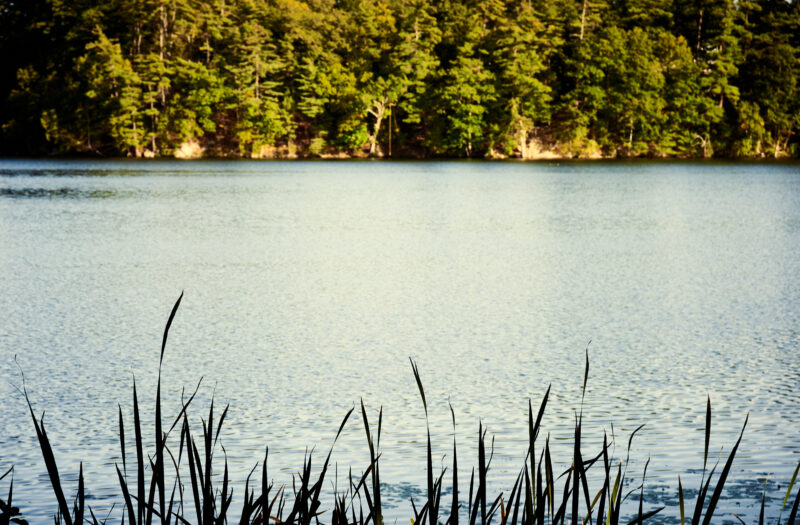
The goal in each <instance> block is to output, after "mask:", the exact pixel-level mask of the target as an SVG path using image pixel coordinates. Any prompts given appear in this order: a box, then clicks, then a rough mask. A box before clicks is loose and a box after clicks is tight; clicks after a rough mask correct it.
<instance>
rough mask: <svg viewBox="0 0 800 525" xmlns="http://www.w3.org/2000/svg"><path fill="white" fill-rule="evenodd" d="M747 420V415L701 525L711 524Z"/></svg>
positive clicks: (748, 417)
mask: <svg viewBox="0 0 800 525" xmlns="http://www.w3.org/2000/svg"><path fill="white" fill-rule="evenodd" d="M748 419H750V415H749V414H748V415H747V417H745V418H744V425H742V431H741V433H740V434H739V439H737V440H736V444H735V445H734V446H733V449H732V450H731V453H730V455H729V456H728V461H726V462H725V467H724V468H723V469H722V472H721V473H720V475H719V480H717V486H716V487H715V488H714V493H713V494H712V495H711V499H710V500H709V501H708V509H706V515H705V517H704V518H703V525H709V523H711V516H713V515H714V509H715V508H716V506H717V502H718V501H719V498H720V496H721V495H722V487H723V486H724V485H725V480H726V479H727V478H728V473H729V472H730V471H731V465H733V458H734V456H736V451H737V450H738V449H739V443H741V442H742V436H744V429H745V428H746V427H747V420H748Z"/></svg>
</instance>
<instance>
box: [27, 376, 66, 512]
mask: <svg viewBox="0 0 800 525" xmlns="http://www.w3.org/2000/svg"><path fill="white" fill-rule="evenodd" d="M23 394H24V395H25V402H26V403H28V410H29V411H30V413H31V418H32V419H33V426H34V427H35V428H36V437H37V439H38V440H39V448H41V450H42V457H43V458H44V464H45V467H47V475H48V477H49V478H50V484H51V485H52V487H53V492H54V493H55V496H56V500H58V509H59V512H60V513H61V516H62V517H63V519H64V521H65V522H66V524H67V525H72V518H71V517H70V515H69V507H67V499H66V498H65V497H64V490H63V489H62V488H61V478H60V477H59V475H58V466H57V465H56V458H55V455H54V454H53V448H52V447H51V446H50V440H49V439H48V438H47V431H46V430H45V428H44V413H42V417H41V420H37V419H36V415H35V414H34V413H33V405H32V404H31V400H30V399H29V398H28V391H27V390H26V389H25V386H24V385H23Z"/></svg>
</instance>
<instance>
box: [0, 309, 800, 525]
mask: <svg viewBox="0 0 800 525" xmlns="http://www.w3.org/2000/svg"><path fill="white" fill-rule="evenodd" d="M182 297H183V294H181V297H179V298H178V300H177V302H176V303H175V305H174V307H173V309H172V311H171V313H170V316H169V319H168V321H167V324H166V328H165V330H164V335H163V340H162V346H161V355H160V358H159V371H158V382H157V387H156V397H155V407H154V430H155V436H154V441H153V443H154V446H155V450H153V451H150V452H146V451H145V442H146V441H147V440H146V439H145V437H144V436H143V433H142V413H141V410H140V406H139V401H138V395H137V390H136V384H135V381H134V385H133V441H132V443H131V442H130V440H126V432H125V431H126V429H129V425H126V422H125V421H124V419H123V416H122V409H121V408H120V410H119V445H120V452H121V455H120V458H121V463H122V464H121V465H119V464H117V465H116V473H117V478H118V482H119V489H120V494H121V504H120V505H119V508H118V511H117V512H118V513H119V518H118V519H119V523H123V524H124V523H128V524H130V525H134V524H136V525H145V524H146V525H150V524H152V523H161V524H162V525H169V524H172V523H174V524H178V523H183V524H187V525H188V524H191V523H195V524H197V525H212V524H221V523H228V522H231V523H233V522H237V523H239V524H240V525H264V524H266V523H268V522H274V523H276V524H287V525H288V524H292V525H294V524H296V525H312V524H313V525H319V524H320V523H330V525H384V517H383V516H384V514H383V506H382V497H381V490H382V487H383V484H382V480H381V475H380V458H381V451H380V441H381V431H382V422H383V410H382V409H381V410H379V412H378V420H377V426H376V427H375V431H374V432H373V430H372V428H373V427H371V425H370V421H369V418H368V415H367V409H366V407H365V405H364V402H363V400H362V401H361V403H360V409H361V415H362V423H363V426H364V431H365V434H366V442H367V446H368V449H369V458H370V462H369V464H368V465H366V466H365V467H366V468H364V470H363V471H362V472H361V474H360V475H356V476H354V475H353V470H352V468H351V469H350V472H349V475H348V476H347V480H346V481H347V483H346V486H345V487H344V488H341V489H340V488H339V487H338V479H337V481H336V485H335V488H334V490H333V495H332V500H333V501H332V507H330V505H329V504H328V506H327V507H325V506H323V499H324V498H325V497H326V495H329V494H327V493H325V492H324V490H323V483H324V482H325V480H326V476H327V477H329V476H328V473H329V468H330V466H331V453H332V451H333V447H334V446H335V443H336V441H337V439H338V438H339V436H340V434H341V432H342V430H343V429H344V427H345V425H346V424H347V422H348V420H349V418H350V416H351V415H352V413H353V412H354V410H355V408H356V407H355V406H354V407H353V408H351V409H350V410H349V411H348V412H347V413H346V414H345V416H344V418H343V419H342V422H341V424H340V425H339V428H338V430H337V432H336V434H335V437H334V439H333V443H332V445H331V447H330V449H329V450H328V452H327V454H326V455H325V457H324V460H323V461H322V463H321V466H317V467H315V466H314V463H313V461H312V459H314V453H313V452H309V453H307V454H306V456H305V459H304V461H303V465H302V467H301V469H300V470H299V472H297V473H296V475H294V476H293V482H292V486H291V487H285V486H280V487H278V486H276V485H275V483H274V482H273V481H272V480H271V479H270V477H269V474H268V459H269V448H268V447H267V448H265V452H264V457H263V460H261V461H260V464H259V463H257V464H256V465H255V466H254V467H253V469H252V470H251V471H250V474H249V475H248V476H247V479H246V481H245V485H244V490H243V493H242V494H241V495H240V496H239V498H240V502H239V506H238V508H237V511H236V512H235V513H234V512H233V511H232V510H231V509H232V502H233V498H234V494H233V489H232V488H231V479H230V477H229V472H228V461H227V456H224V457H223V459H222V461H221V462H220V460H219V457H218V455H217V449H218V445H217V442H218V439H219V437H220V432H221V430H222V425H223V422H224V421H225V417H226V415H227V413H228V407H227V406H226V407H225V408H224V409H223V410H222V413H221V414H220V415H219V417H216V416H215V406H214V401H213V399H212V401H211V403H210V406H209V409H208V414H207V416H206V417H205V418H204V419H203V420H202V426H201V428H200V429H199V431H197V430H194V429H193V427H192V425H190V423H189V415H188V412H189V408H190V405H191V404H192V402H193V400H194V398H195V395H196V394H197V391H198V389H197V388H196V389H195V390H194V392H193V393H192V394H191V395H190V396H189V397H188V399H186V400H185V401H182V403H181V409H180V410H179V412H178V414H177V416H175V417H174V418H173V419H172V420H171V421H170V420H167V421H166V422H165V421H164V420H163V416H162V409H161V363H162V362H163V357H164V350H165V348H166V343H167V336H168V333H169V328H170V325H171V324H172V321H173V319H174V317H175V314H176V312H177V310H178V307H179V305H180V302H181V298H182ZM411 368H412V371H413V374H414V379H415V381H416V385H417V388H418V390H419V395H420V398H421V401H422V408H423V410H424V412H425V420H426V426H427V421H428V419H427V418H428V404H427V400H426V398H425V390H424V387H423V382H422V379H421V377H420V373H419V369H418V368H417V365H416V363H415V362H414V361H413V360H412V361H411ZM588 376H589V355H588V350H587V354H586V366H585V372H584V378H583V388H582V398H581V409H580V411H579V412H578V413H577V414H575V426H574V440H573V447H572V448H573V453H572V457H571V466H570V467H569V468H568V469H567V470H565V471H564V472H558V471H556V470H555V468H554V465H557V464H558V463H556V462H554V461H553V458H552V456H551V452H550V437H549V435H548V436H546V437H545V438H544V439H541V438H540V431H541V427H540V425H541V422H542V416H543V414H544V411H545V408H546V406H547V402H548V398H549V396H550V388H549V387H548V389H547V391H546V392H545V393H544V396H543V398H542V400H541V403H540V404H539V408H538V410H536V411H534V409H533V405H532V403H531V402H530V401H529V403H528V414H527V419H528V450H527V453H526V455H525V458H524V460H523V464H522V466H521V468H520V470H519V474H518V475H517V477H516V480H515V481H514V484H513V487H512V488H511V490H510V491H509V492H501V493H499V494H490V493H489V489H488V483H487V479H488V473H489V471H490V466H491V463H492V456H493V443H490V446H489V447H487V440H486V433H487V431H486V429H485V427H484V426H483V425H482V423H479V426H478V435H477V442H478V458H477V465H476V466H475V467H473V468H472V471H471V475H470V479H469V482H468V484H467V486H468V489H467V491H466V492H465V491H464V490H463V487H464V486H465V484H464V481H465V480H459V477H458V472H459V467H458V442H457V439H456V435H455V433H454V434H453V452H452V467H451V468H450V472H447V469H446V468H441V469H438V470H437V468H435V467H434V463H433V457H432V449H433V447H432V442H431V433H430V427H428V430H427V466H426V469H425V470H426V476H425V488H424V490H423V492H422V496H423V497H422V499H421V500H419V501H415V500H414V498H413V497H412V498H411V506H412V509H413V516H411V522H412V525H438V524H443V525H459V523H463V524H468V525H478V524H480V525H490V524H491V523H495V524H497V525H544V524H560V525H564V524H565V523H566V524H569V523H573V524H578V523H581V524H592V523H596V524H598V525H602V524H603V523H605V524H606V525H617V524H620V523H623V524H625V523H627V524H628V525H633V524H639V523H643V522H644V521H646V520H648V519H650V518H652V517H654V516H657V515H659V513H661V511H662V510H664V507H663V506H662V507H657V508H648V509H645V507H644V486H645V481H646V475H647V467H648V465H649V460H648V461H647V463H646V464H645V467H644V471H643V472H642V474H641V478H640V479H639V480H636V481H635V483H633V485H634V488H633V489H630V490H628V489H627V488H626V486H630V485H631V481H632V480H633V479H635V475H634V474H631V473H629V471H628V466H629V458H630V450H631V446H632V442H633V439H634V437H635V435H636V433H637V432H639V430H640V429H641V428H642V427H643V426H644V425H641V426H639V427H638V428H637V429H636V430H634V431H633V432H632V433H631V435H630V436H629V437H628V440H627V447H626V457H625V460H622V459H621V458H615V457H614V456H613V455H612V454H613V453H612V446H613V440H614V437H613V436H612V439H611V441H609V438H608V436H607V435H604V436H603V445H602V448H601V449H600V450H599V452H596V453H595V454H593V455H592V454H588V455H587V452H586V450H584V447H583V446H582V437H583V434H582V421H583V408H582V407H583V397H584V396H585V393H586V384H587V381H588ZM199 386H200V385H199V383H198V388H199ZM22 393H23V395H24V397H25V400H26V401H27V403H28V408H29V410H30V415H31V418H32V421H33V425H34V428H35V431H36V435H37V438H38V442H39V445H40V448H41V452H42V457H43V459H44V462H45V466H46V469H47V474H48V477H49V479H50V483H51V485H52V488H53V492H54V495H55V499H56V510H55V514H54V521H55V523H57V524H66V525H73V524H76V525H77V524H81V523H92V524H94V525H98V524H102V523H107V522H108V521H109V520H116V518H111V513H109V516H106V517H101V518H98V517H97V516H96V514H95V511H94V509H93V508H92V507H91V506H90V505H89V504H88V502H87V500H88V498H87V490H86V487H85V484H84V475H83V465H82V464H81V466H80V468H79V473H78V488H77V492H76V494H75V496H74V497H73V498H72V499H71V500H70V499H68V494H67V492H66V490H65V488H64V486H63V484H62V478H61V476H60V474H59V469H58V466H57V461H56V454H55V450H54V448H53V445H52V444H51V442H50V440H49V438H48V434H47V431H46V429H45V425H44V416H43V415H42V416H41V417H38V418H37V416H36V414H35V412H34V409H33V405H32V403H31V401H30V398H29V396H28V394H27V390H26V389H25V386H24V378H23V387H22ZM450 411H451V416H452V420H453V428H454V430H455V422H456V421H455V412H454V411H453V409H452V406H451V407H450ZM534 414H535V415H534ZM128 423H130V422H128ZM746 426H747V418H745V421H744V424H743V426H742V429H741V432H740V434H739V437H738V439H737V440H736V442H735V444H734V445H733V447H732V448H731V450H730V452H729V453H728V456H727V458H726V459H725V462H724V465H723V466H722V468H721V470H718V467H719V460H718V461H717V464H715V465H714V466H713V467H711V468H710V470H709V445H710V440H711V400H710V398H709V399H708V401H707V404H706V417H705V441H704V449H703V450H704V452H703V468H702V479H701V482H700V486H699V487H698V490H697V496H696V499H695V500H694V502H692V501H689V494H690V492H689V491H686V492H684V488H683V485H682V482H681V479H680V477H678V505H679V509H678V511H679V512H680V523H681V525H685V524H686V523H690V524H691V525H701V524H702V525H709V524H710V523H711V522H712V518H713V517H714V516H715V511H716V510H717V505H718V503H719V502H720V499H721V497H722V494H723V487H724V486H725V482H726V480H727V478H728V475H729V473H730V472H731V466H732V464H733V461H734V457H735V456H736V452H737V450H738V448H739V444H740V443H741V441H742V437H743V435H744V431H745V427H746ZM176 429H177V430H176ZM176 434H177V439H176ZM128 435H130V434H128ZM176 441H177V442H176ZM542 441H544V443H543V444H542ZM131 449H133V450H134V452H132V453H131ZM223 452H224V449H223ZM129 456H132V457H131V458H130V459H128V458H129ZM720 459H721V458H720ZM220 463H221V464H220ZM129 466H130V468H129ZM259 466H260V469H259ZM257 471H258V472H257ZM590 471H591V473H592V474H593V475H592V476H590V475H589V474H590ZM798 471H800V464H799V465H798V466H797V468H796V469H795V471H794V475H793V476H792V479H791V481H790V482H789V484H788V488H787V490H786V492H785V495H784V496H783V500H782V505H781V516H780V517H779V518H778V521H777V523H779V524H780V523H782V521H781V520H782V519H783V515H784V511H786V522H785V523H786V524H787V525H794V524H795V523H798V520H797V517H798V506H800V490H797V491H796V494H795V495H793V494H794V492H795V491H794V487H795V484H796V480H797V475H798ZM598 472H599V475H596V473H598ZM254 474H256V475H255V477H254ZM715 474H716V475H715ZM447 476H449V479H446V477H447ZM6 477H10V483H9V488H8V496H7V498H6V500H3V499H0V525H7V524H10V523H15V524H20V525H22V524H27V521H26V519H25V518H24V516H23V513H22V512H21V511H20V509H19V508H17V507H13V506H12V498H13V485H14V483H13V467H12V468H10V469H9V470H8V471H6V472H5V473H4V474H3V475H2V476H0V481H3V480H4V479H5V478H6ZM336 477H337V478H338V475H337V476H336ZM448 482H449V484H450V491H449V493H450V501H449V502H448V501H446V499H445V498H444V495H446V493H447V491H443V487H444V485H445V484H446V483H448ZM626 490H627V493H626ZM765 490H766V489H765ZM637 492H638V510H637V511H636V512H635V513H634V514H633V515H632V516H625V515H623V512H622V504H623V502H625V501H627V500H629V499H630V500H631V501H633V502H634V503H636V499H637ZM465 495H466V505H465V504H464V500H462V498H463V497H464V496H465ZM70 501H71V506H70ZM764 507H765V498H762V500H761V509H760V515H759V521H758V523H759V525H762V524H763V523H764V522H765V518H764V515H765V513H764ZM112 512H113V507H112ZM734 517H735V518H737V519H738V520H739V521H740V522H741V523H744V521H743V520H742V519H741V518H740V517H739V516H737V515H735V514H734Z"/></svg>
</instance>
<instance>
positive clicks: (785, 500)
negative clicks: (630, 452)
mask: <svg viewBox="0 0 800 525" xmlns="http://www.w3.org/2000/svg"><path fill="white" fill-rule="evenodd" d="M798 471H800V463H798V464H797V466H796V467H795V469H794V474H792V480H791V481H790V482H789V487H788V488H787V489H786V495H785V496H784V497H783V503H782V504H781V512H783V509H784V508H786V502H787V501H789V495H790V494H791V493H792V487H794V482H795V481H797V472H798ZM0 479H3V478H0Z"/></svg>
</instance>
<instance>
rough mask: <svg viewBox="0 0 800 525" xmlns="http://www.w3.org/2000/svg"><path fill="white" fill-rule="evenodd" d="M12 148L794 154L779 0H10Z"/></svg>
mask: <svg viewBox="0 0 800 525" xmlns="http://www.w3.org/2000/svg"><path fill="white" fill-rule="evenodd" d="M0 55H2V56H3V57H4V60H3V61H2V63H1V64H0V154H4V155H37V154H58V153H61V154H64V153H71V154H87V155H98V156H133V157H159V156H175V157H180V158H195V157H201V156H205V157H209V156H212V157H254V158H294V157H298V156H300V157H359V156H373V157H382V156H403V157H436V156H448V157H493V158H498V157H500V158H503V157H517V158H528V159H536V158H556V157H558V158H571V157H582V158H597V157H603V158H609V157H637V156H645V157H695V158H696V157H711V156H723V157H754V158H758V157H785V156H793V157H796V156H798V154H800V147H798V134H797V131H798V129H799V128H800V4H799V3H798V2H796V1H795V2H792V1H787V0H746V1H744V0H691V1H689V0H622V1H611V0H523V1H518V0H484V1H475V0H111V1H109V0H102V1H100V0H72V1H68V2H66V1H64V0H27V1H24V2H21V1H4V2H3V3H2V4H0Z"/></svg>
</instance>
